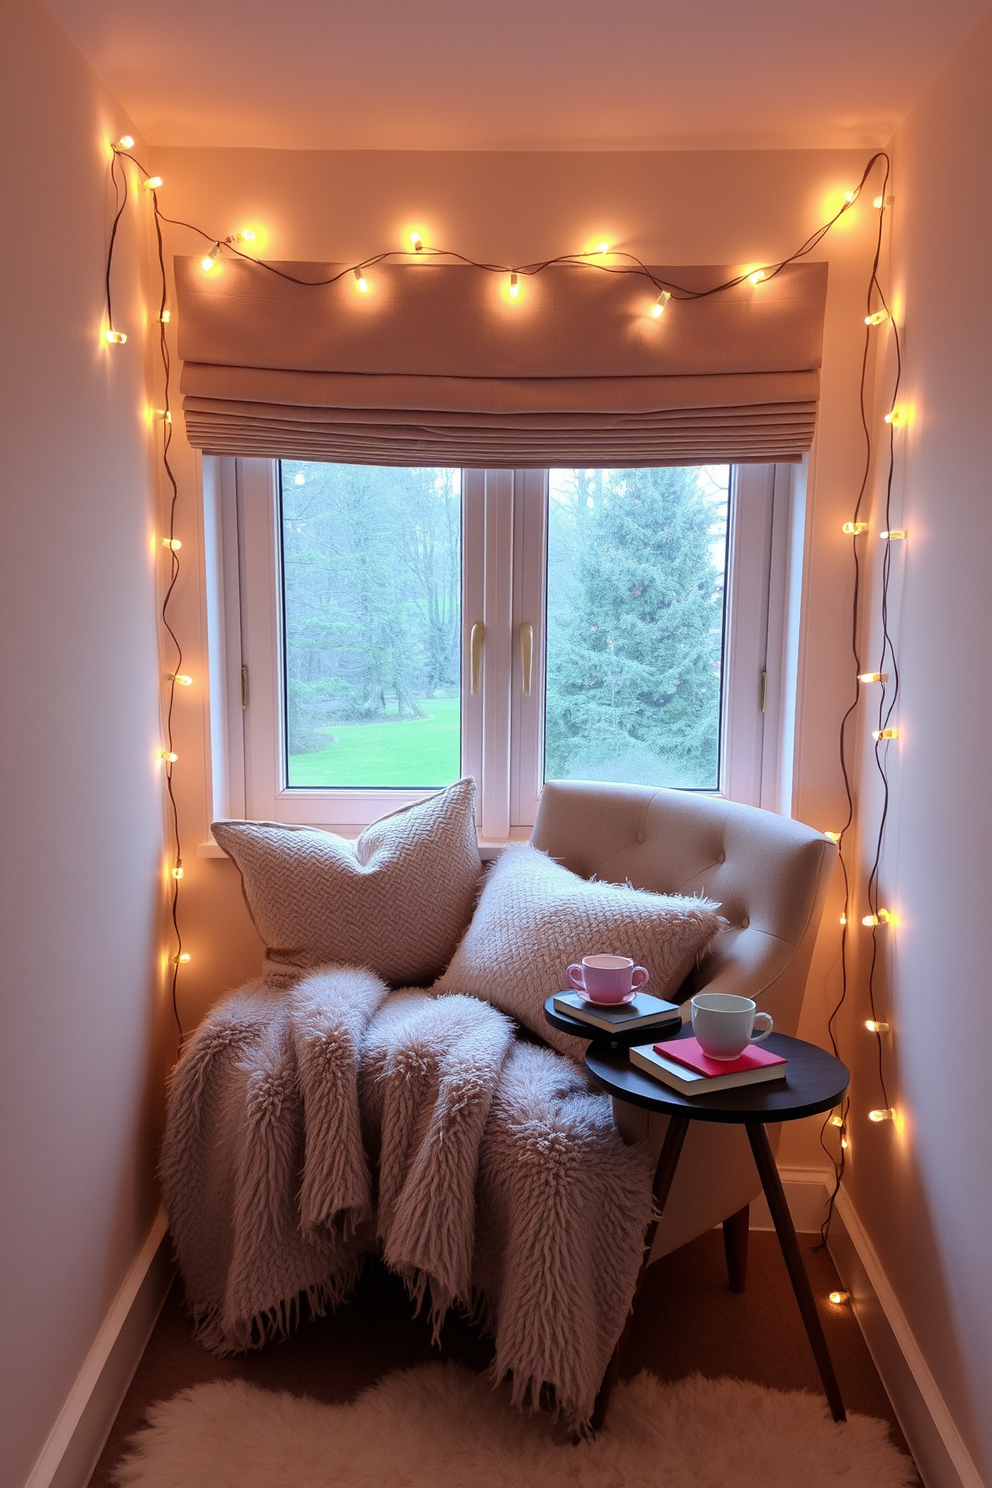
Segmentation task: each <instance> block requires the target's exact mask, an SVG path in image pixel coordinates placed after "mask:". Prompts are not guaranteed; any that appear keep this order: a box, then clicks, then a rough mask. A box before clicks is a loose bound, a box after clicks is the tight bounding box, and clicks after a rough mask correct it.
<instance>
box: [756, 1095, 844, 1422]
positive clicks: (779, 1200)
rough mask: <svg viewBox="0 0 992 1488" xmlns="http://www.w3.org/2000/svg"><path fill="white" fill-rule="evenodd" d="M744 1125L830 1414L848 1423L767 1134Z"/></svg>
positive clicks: (759, 1127)
mask: <svg viewBox="0 0 992 1488" xmlns="http://www.w3.org/2000/svg"><path fill="white" fill-rule="evenodd" d="M745 1125H746V1126H747V1135H748V1141H749V1142H750V1143H751V1151H752V1152H753V1153H754V1161H755V1164H756V1166H757V1169H758V1173H759V1174H760V1176H761V1186H762V1188H763V1189H764V1191H765V1198H766V1199H767V1200H768V1208H769V1209H770V1210H771V1216H772V1219H773V1221H774V1223H775V1232H776V1234H777V1235H778V1243H779V1245H780V1246H781V1247H782V1255H783V1258H784V1260H785V1264H786V1267H787V1269H788V1272H789V1279H790V1280H791V1282H792V1290H793V1291H794V1292H795V1294H796V1301H797V1302H798V1303H799V1311H800V1312H801V1313H802V1319H803V1323H804V1324H805V1326H806V1337H807V1338H808V1339H809V1342H810V1347H811V1348H812V1350H813V1357H814V1358H815V1359H816V1367H817V1369H818V1370H819V1371H820V1379H821V1380H822V1381H823V1389H824V1392H825V1393H826V1397H827V1400H828V1402H829V1404H830V1410H831V1413H832V1415H833V1418H834V1420H835V1421H846V1420H847V1416H846V1414H845V1412H844V1402H843V1400H842V1399H841V1395H840V1387H839V1385H838V1384H837V1376H836V1375H835V1374H834V1366H833V1364H832V1363H831V1360H830V1354H829V1352H828V1350H827V1340H826V1338H825V1337H824V1336H823V1325H822V1323H821V1322H820V1315H819V1313H818V1312H817V1310H816V1302H815V1300H814V1298H813V1290H812V1288H811V1287H810V1284H809V1277H808V1276H807V1275H806V1267H805V1266H804V1265H803V1258H802V1252H801V1251H800V1249H799V1241H798V1240H797V1239H796V1230H795V1226H794V1225H793V1223H792V1215H791V1214H790V1213H789V1206H788V1204H787V1203H786V1201H785V1194H784V1193H783V1192H782V1181H781V1179H780V1178H779V1176H778V1168H777V1167H776V1166H775V1158H774V1157H773V1155H772V1149H771V1147H770V1146H769V1144H768V1133H767V1132H766V1131H765V1128H764V1126H763V1125H762V1124H761V1123H760V1122H756V1121H748V1122H746V1123H745Z"/></svg>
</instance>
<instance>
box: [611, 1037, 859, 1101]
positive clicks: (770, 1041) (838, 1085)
mask: <svg viewBox="0 0 992 1488" xmlns="http://www.w3.org/2000/svg"><path fill="white" fill-rule="evenodd" d="M675 1037H679V1038H691V1037H692V1025H691V1024H689V1023H687V1024H686V1025H685V1027H684V1028H683V1030H682V1032H681V1034H678V1035H675ZM638 1042H639V1043H642V1044H647V1043H653V1042H657V1040H653V1039H651V1038H650V1037H648V1038H643V1039H640V1040H638ZM762 1046H763V1047H764V1048H766V1049H770V1050H772V1052H773V1053H775V1054H781V1055H782V1057H783V1058H784V1059H787V1060H788V1061H789V1064H788V1068H787V1070H786V1075H785V1079H784V1080H776V1081H769V1082H768V1083H767V1084H761V1085H744V1086H741V1087H739V1088H738V1089H736V1090H720V1091H718V1092H717V1093H716V1094H715V1095H696V1096H693V1097H691V1098H689V1097H688V1096H684V1095H680V1094H679V1092H678V1091H677V1090H673V1089H671V1087H670V1086H668V1085H663V1084H662V1083H661V1081H660V1080H654V1079H652V1077H651V1076H650V1075H647V1074H644V1073H643V1072H642V1071H641V1070H639V1069H638V1068H637V1067H636V1066H635V1065H633V1064H631V1062H630V1059H629V1056H628V1053H627V1050H626V1049H625V1048H623V1049H621V1048H611V1047H610V1045H609V1044H605V1043H594V1044H591V1045H590V1047H589V1048H588V1049H587V1051H586V1069H587V1070H588V1071H589V1073H590V1074H591V1075H592V1077H593V1079H594V1080H595V1082H596V1084H597V1085H598V1086H599V1087H600V1089H601V1090H606V1091H608V1092H609V1094H610V1095H614V1096H616V1097H617V1099H618V1100H625V1101H630V1102H631V1104H632V1105H635V1106H643V1107H644V1108H645V1109H646V1110H648V1111H658V1112H660V1113H661V1114H662V1115H664V1116H690V1117H692V1118H693V1119H694V1120H696V1121H723V1122H749V1121H762V1122H765V1121H768V1122H774V1121H796V1120H798V1118H799V1117H800V1116H815V1115H816V1114H817V1113H818V1112H820V1111H829V1110H830V1109H831V1107H832V1106H836V1105H837V1103H838V1102H839V1101H840V1100H841V1098H842V1097H843V1095H844V1093H845V1091H846V1090H847V1087H848V1083H849V1081H850V1078H851V1077H850V1074H849V1072H848V1069H847V1066H846V1065H845V1064H842V1063H841V1061H840V1060H839V1059H835V1058H834V1056H833V1055H832V1054H828V1053H827V1052H826V1050H825V1049H820V1048H817V1046H816V1044H807V1043H806V1042H805V1041H804V1040H803V1039H795V1038H789V1037H788V1036H787V1035H786V1034H784V1033H771V1034H769V1035H768V1038H767V1039H763V1040H762Z"/></svg>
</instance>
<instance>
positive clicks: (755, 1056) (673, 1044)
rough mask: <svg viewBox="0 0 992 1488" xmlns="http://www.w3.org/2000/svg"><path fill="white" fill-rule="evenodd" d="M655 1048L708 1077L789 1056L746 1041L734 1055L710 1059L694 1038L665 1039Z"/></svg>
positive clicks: (735, 1072)
mask: <svg viewBox="0 0 992 1488" xmlns="http://www.w3.org/2000/svg"><path fill="white" fill-rule="evenodd" d="M654 1051H655V1053H656V1054H661V1055H662V1056H663V1057H664V1058H665V1059H674V1060H675V1062H676V1064H684V1065H685V1066H686V1067H687V1068H688V1069H691V1070H696V1071H697V1073H698V1074H700V1075H706V1076H708V1077H712V1076H715V1075H741V1074H744V1073H745V1072H746V1071H748V1070H753V1069H767V1068H768V1067H769V1066H770V1065H773V1064H788V1060H787V1059H783V1058H782V1056H781V1054H773V1053H772V1051H771V1050H770V1049H763V1048H762V1047H761V1045H760V1044H749V1045H748V1046H747V1048H746V1049H745V1050H744V1052H743V1053H742V1054H741V1055H740V1057H739V1058H737V1059H711V1058H710V1057H709V1055H708V1054H704V1053H703V1051H702V1049H701V1048H700V1047H699V1044H698V1042H697V1041H696V1039H694V1038H683V1039H666V1040H665V1042H664V1043H661V1044H655V1046H654Z"/></svg>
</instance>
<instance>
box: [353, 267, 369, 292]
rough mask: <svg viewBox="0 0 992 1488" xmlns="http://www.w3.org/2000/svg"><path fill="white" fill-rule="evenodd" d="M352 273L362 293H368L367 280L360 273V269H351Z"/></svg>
mask: <svg viewBox="0 0 992 1488" xmlns="http://www.w3.org/2000/svg"><path fill="white" fill-rule="evenodd" d="M352 273H353V274H354V276H355V283H356V285H357V286H358V289H359V291H360V292H361V293H362V294H368V292H369V286H368V281H367V279H366V278H365V275H364V274H363V273H362V271H361V269H353V270H352Z"/></svg>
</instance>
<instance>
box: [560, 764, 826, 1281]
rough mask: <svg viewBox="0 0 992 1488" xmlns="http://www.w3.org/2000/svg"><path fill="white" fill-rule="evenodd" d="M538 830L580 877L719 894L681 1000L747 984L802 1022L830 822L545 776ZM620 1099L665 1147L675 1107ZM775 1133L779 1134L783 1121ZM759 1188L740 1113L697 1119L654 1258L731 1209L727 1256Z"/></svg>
mask: <svg viewBox="0 0 992 1488" xmlns="http://www.w3.org/2000/svg"><path fill="white" fill-rule="evenodd" d="M531 842H532V843H533V845H534V846H535V847H538V848H540V849H541V850H542V851H544V852H547V853H549V854H550V855H551V857H553V858H555V859H557V861H558V862H560V863H563V864H564V866H565V867H566V868H569V869H571V871H572V872H573V873H577V874H579V875H580V876H581V877H583V878H593V877H595V878H599V879H605V880H608V881H611V882H614V883H623V882H629V883H631V884H632V885H633V886H634V887H635V888H641V889H651V890H653V891H654V892H655V893H663V894H705V895H708V896H709V897H710V898H711V899H716V900H718V901H719V902H720V905H721V914H723V915H724V916H725V917H726V919H727V920H729V922H730V929H729V930H726V931H724V932H723V933H721V934H720V935H719V936H718V938H717V941H716V943H715V944H714V947H713V949H712V950H711V951H710V952H709V953H708V954H707V955H706V956H705V957H704V958H703V960H702V961H701V962H700V964H699V966H698V968H697V969H696V971H695V972H694V973H693V974H692V976H691V977H690V978H689V980H688V981H687V982H686V983H685V984H684V985H683V987H682V989H681V990H680V992H679V994H678V1000H679V1001H680V1002H682V1001H683V1000H684V999H688V998H689V997H691V996H692V994H693V993H694V992H697V991H699V990H701V989H702V988H703V987H706V988H708V989H710V990H712V991H720V992H736V993H740V994H742V995H743V996H745V997H752V998H753V999H754V1001H755V1002H756V1003H757V1004H758V1006H759V1008H762V1009H764V1010H765V1011H766V1012H769V1013H771V1015H772V1017H773V1018H774V1020H775V1028H776V1030H777V1031H778V1032H779V1033H789V1034H794V1033H795V1032H796V1027H797V1025H798V1022H799V1012H800V1008H801V1007H802V1000H803V992H804V990H805V987H806V976H807V973H808V971H809V963H810V958H811V957H812V954H813V943H814V941H815V939H816V932H817V929H818V927H819V923H820V917H821V915H822V913H823V902H824V898H825V896H826V889H827V881H828V879H829V877H830V872H831V869H832V867H833V864H834V859H835V858H836V855H837V850H836V848H835V846H834V844H833V843H832V842H830V841H829V840H828V839H827V838H825V837H824V836H823V835H822V834H821V833H819V832H814V831H813V829H812V828H811V827H807V826H803V825H802V823H800V822H796V821H790V820H789V819H788V818H786V817H782V816H776V815H775V814H774V813H772V812H770V811H761V810H758V809H757V808H756V807H754V806H741V805H739V804H737V803H735V802H733V801H725V800H722V799H718V798H714V797H712V796H703V795H696V794H693V793H692V792H689V791H671V790H655V789H653V788H650V787H645V786H635V785H597V784H590V783H587V782H584V781H550V782H549V783H548V784H547V785H546V786H545V787H544V794H543V796H542V798H541V805H540V810H539V811H538V816H537V821H536V822H535V824H534V831H533V833H532V835H531ZM590 949H597V948H596V947H590ZM604 949H605V948H604ZM609 949H611V950H613V949H617V950H620V949H621V947H619V946H618V947H612V946H611V947H609ZM683 1011H684V1014H685V1015H687V1014H688V1009H687V1008H684V1009H683ZM614 1106H615V1112H616V1118H617V1125H618V1126H619V1128H620V1130H621V1131H622V1132H623V1134H624V1136H625V1137H627V1139H628V1140H630V1141H637V1140H641V1139H643V1138H644V1137H649V1138H650V1141H651V1145H652V1147H653V1150H654V1152H655V1153H657V1152H658V1151H659V1150H660V1147H661V1141H662V1138H663V1137H664V1133H665V1128H666V1126H667V1120H666V1118H664V1117H659V1116H655V1115H651V1114H649V1113H648V1112H646V1111H641V1110H639V1109H637V1108H636V1107H634V1106H630V1105H627V1104H625V1103H621V1102H615V1103H614ZM769 1136H770V1137H771V1140H772V1145H773V1146H775V1145H776V1144H777V1131H776V1130H775V1129H774V1128H773V1129H772V1130H771V1131H770V1132H769ZM760 1189H761V1185H760V1183H759V1180H758V1175H757V1172H756V1171H755V1167H754V1162H753V1159H752V1157H751V1152H750V1149H749V1147H748V1142H747V1137H746V1135H745V1131H744V1127H743V1126H722V1125H715V1124H711V1123H709V1122H701V1121H697V1122H693V1123H692V1125H691V1126H690V1128H689V1134H688V1136H687V1138H686V1144H685V1148H684V1151H683V1155H682V1160H681V1162H680V1163H679V1167H678V1172H677V1174H676V1177H675V1184H674V1187H673V1189H672V1193H671V1197H670V1198H669V1201H668V1205H667V1207H666V1209H665V1214H664V1217H663V1219H662V1222H661V1224H660V1225H659V1227H658V1234H657V1238H656V1240H655V1244H654V1249H653V1251H652V1260H657V1259H658V1257H659V1256H662V1255H665V1254H667V1252H668V1251H671V1250H675V1249H677V1247H678V1246H680V1245H684V1244H685V1243H686V1242H687V1241H689V1240H692V1239H694V1238H695V1237H696V1236H697V1235H701V1234H702V1233H703V1231H704V1230H708V1229H711V1228H712V1227H713V1226H714V1225H717V1224H720V1223H721V1222H727V1223H726V1224H725V1234H727V1235H728V1256H729V1253H730V1236H731V1233H732V1230H731V1219H732V1216H737V1226H738V1230H739V1228H740V1226H741V1225H742V1224H743V1223H746V1206H747V1205H748V1204H749V1203H750V1202H751V1200H752V1199H754V1198H756V1197H757V1195H758V1193H759V1192H760ZM741 1285H743V1281H741Z"/></svg>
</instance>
